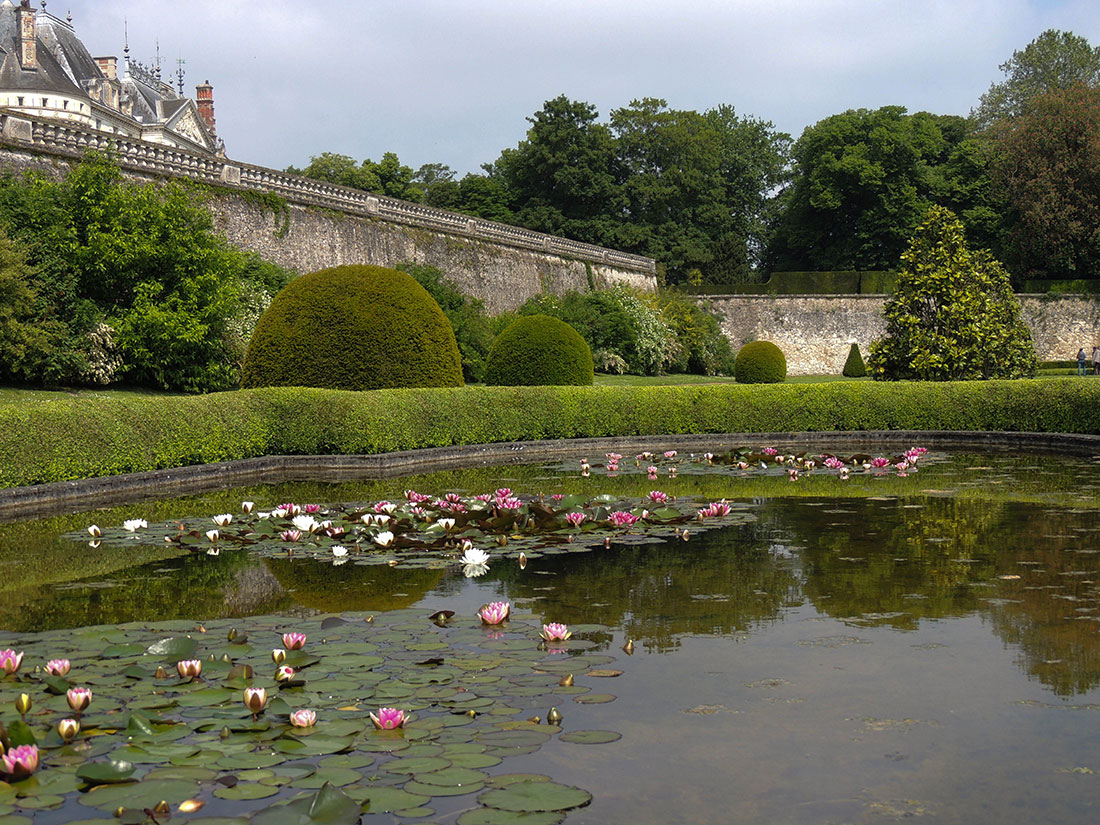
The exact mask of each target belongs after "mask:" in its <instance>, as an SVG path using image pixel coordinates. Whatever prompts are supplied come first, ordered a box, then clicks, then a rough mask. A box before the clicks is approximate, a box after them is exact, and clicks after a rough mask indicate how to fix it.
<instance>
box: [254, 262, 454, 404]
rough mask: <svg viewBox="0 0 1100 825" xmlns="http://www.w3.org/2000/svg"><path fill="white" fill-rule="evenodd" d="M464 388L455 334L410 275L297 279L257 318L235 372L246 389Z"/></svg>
mask: <svg viewBox="0 0 1100 825" xmlns="http://www.w3.org/2000/svg"><path fill="white" fill-rule="evenodd" d="M462 383H463V380H462V358H461V356H460V355H459V351H458V344H457V343H456V342H455V334H454V330H453V329H452V328H451V322H450V321H448V320H447V316H445V315H444V314H443V310H441V309H440V308H439V304H437V303H436V302H435V299H434V298H432V296H431V295H430V294H428V291H427V290H426V289H424V287H422V286H421V285H420V284H418V283H417V282H416V281H415V280H414V279H413V277H412V276H411V275H407V274H406V273H404V272H399V271H398V270H396V269H386V268H384V267H380V266H338V267H333V268H332V269H322V270H320V271H318V272H311V273H310V274H308V275H302V276H301V277H298V278H295V279H294V280H293V281H291V282H290V283H289V284H288V285H287V286H286V288H284V289H283V290H282V292H280V293H279V294H278V295H276V296H275V299H274V300H273V301H272V302H271V306H269V307H268V308H267V310H266V311H265V312H264V314H263V315H261V316H260V320H259V321H258V322H257V324H256V331H255V332H254V333H253V334H252V340H251V341H250V342H249V345H248V353H247V354H246V355H245V359H244V366H243V368H242V369H241V385H242V386H244V387H289V386H296V387H325V388H329V389H341V390H375V389H383V388H392V387H456V386H461V385H462Z"/></svg>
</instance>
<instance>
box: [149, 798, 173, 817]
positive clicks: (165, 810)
mask: <svg viewBox="0 0 1100 825" xmlns="http://www.w3.org/2000/svg"><path fill="white" fill-rule="evenodd" d="M153 813H155V814H170V813H172V808H171V806H170V805H169V804H168V801H167V800H164V799H162V800H161V801H160V802H158V803H157V806H156V807H155V808H153Z"/></svg>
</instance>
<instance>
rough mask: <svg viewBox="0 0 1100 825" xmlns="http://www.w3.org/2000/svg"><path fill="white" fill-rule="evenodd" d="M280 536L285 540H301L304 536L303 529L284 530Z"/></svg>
mask: <svg viewBox="0 0 1100 825" xmlns="http://www.w3.org/2000/svg"><path fill="white" fill-rule="evenodd" d="M279 538H281V539H282V540H283V541H300V540H301V538H302V531H301V530H283V532H281V533H280V534H279Z"/></svg>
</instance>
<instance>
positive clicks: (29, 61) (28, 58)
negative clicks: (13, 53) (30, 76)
mask: <svg viewBox="0 0 1100 825" xmlns="http://www.w3.org/2000/svg"><path fill="white" fill-rule="evenodd" d="M36 13H37V12H35V10H34V9H32V8H31V2H30V0H23V2H22V3H20V4H19V41H20V43H19V64H20V66H22V67H23V68H24V69H26V70H30V71H37V70H38V53H37V51H36V49H35V40H36V39H37V37H38V32H37V27H36V26H35V14H36Z"/></svg>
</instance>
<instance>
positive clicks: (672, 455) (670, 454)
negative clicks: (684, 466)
mask: <svg viewBox="0 0 1100 825" xmlns="http://www.w3.org/2000/svg"><path fill="white" fill-rule="evenodd" d="M665 458H676V451H675V450H669V451H668V452H666V453H665Z"/></svg>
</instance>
